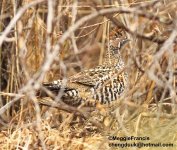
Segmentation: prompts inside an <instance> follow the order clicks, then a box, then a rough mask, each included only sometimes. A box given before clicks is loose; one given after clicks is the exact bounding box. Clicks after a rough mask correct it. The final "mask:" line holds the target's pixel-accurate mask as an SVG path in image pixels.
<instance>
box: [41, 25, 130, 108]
mask: <svg viewBox="0 0 177 150" xmlns="http://www.w3.org/2000/svg"><path fill="white" fill-rule="evenodd" d="M128 41H129V40H128V38H127V36H126V34H125V31H123V30H122V29H118V28H114V29H113V30H112V31H111V32H110V34H109V40H108V43H109V44H108V46H107V48H106V54H105V56H104V58H103V63H102V64H101V65H98V66H96V67H94V68H90V69H85V70H83V71H81V72H79V73H77V74H75V75H73V76H71V77H69V78H68V79H67V81H66V82H65V84H64V81H63V80H61V79H59V80H55V81H52V82H44V83H43V84H42V86H43V87H44V88H45V89H47V90H49V91H50V92H52V93H54V94H56V95H57V94H58V93H60V92H62V96H61V100H62V101H63V102H64V103H66V104H68V105H71V106H76V107H78V106H80V105H81V104H83V105H84V106H86V105H88V106H89V105H90V106H95V105H96V104H97V103H99V104H101V105H102V104H110V103H111V102H112V101H115V100H117V99H118V97H119V96H120V95H121V94H122V93H123V92H124V91H125V89H126V87H127V83H128V74H127V72H126V71H125V64H124V61H123V59H122V56H121V52H120V50H121V49H122V48H123V46H124V45H125V44H126V43H127V42H128ZM40 96H41V97H45V96H46V97H47V96H48V95H47V94H46V93H45V94H40Z"/></svg>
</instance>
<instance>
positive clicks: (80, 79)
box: [69, 66, 111, 86]
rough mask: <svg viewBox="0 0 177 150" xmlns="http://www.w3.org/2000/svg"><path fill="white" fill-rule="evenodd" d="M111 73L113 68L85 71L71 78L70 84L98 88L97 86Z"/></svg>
mask: <svg viewBox="0 0 177 150" xmlns="http://www.w3.org/2000/svg"><path fill="white" fill-rule="evenodd" d="M110 71H111V68H104V66H98V67H96V68H94V69H88V70H84V71H82V72H80V73H78V74H76V75H74V76H71V77H70V78H69V81H70V82H74V83H79V84H83V85H86V86H96V84H97V83H98V82H99V81H101V80H102V79H103V80H104V78H105V79H106V76H107V75H108V74H109V72H110Z"/></svg>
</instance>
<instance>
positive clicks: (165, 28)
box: [0, 0, 177, 150]
mask: <svg viewBox="0 0 177 150" xmlns="http://www.w3.org/2000/svg"><path fill="white" fill-rule="evenodd" d="M176 10H177V1H176V0H149V1H148V0H125V1H124V0H110V1H107V0H102V1H97V0H85V1H84V0H48V1H47V0H19V1H18V0H1V1H0V31H1V33H0V65H1V66H0V91H1V92H0V130H1V132H0V149H112V148H111V147H109V146H108V143H109V142H110V141H109V140H108V136H109V135H117V136H122V137H124V136H149V137H150V141H146V142H152V143H156V142H162V143H169V142H170V143H173V144H177V117H176V114H177V106H176V103H177V96H176V94H177V89H176V85H177V82H176V76H177V64H176V63H177V62H176V60H177V53H176V52H177V45H176V43H177V13H176ZM112 25H115V26H117V27H119V28H123V29H124V30H125V31H127V36H128V38H129V39H130V40H131V42H129V44H128V45H127V46H126V47H125V48H124V49H123V50H122V52H121V53H122V56H123V58H124V60H125V62H126V70H127V71H128V73H129V81H130V82H129V87H128V89H127V91H126V92H125V93H124V94H123V95H122V96H121V97H120V99H119V100H118V102H115V104H114V105H113V106H106V107H109V109H105V108H101V109H103V110H107V111H106V112H105V111H103V112H104V113H102V112H101V113H99V111H96V112H92V113H91V115H88V116H87V117H86V118H82V117H75V115H74V112H72V110H71V111H70V112H66V111H63V110H61V109H60V108H49V107H47V106H41V105H39V103H38V98H37V97H36V96H35V95H36V91H38V90H39V89H40V87H41V83H42V82H44V81H52V80H55V79H59V78H60V79H63V78H65V77H69V76H71V75H73V74H75V73H77V72H79V71H81V70H83V69H84V68H91V67H93V66H96V65H98V64H101V63H102V58H103V55H104V51H105V48H106V44H107V37H108V33H109V28H110V27H111V26H112ZM60 107H61V106H60ZM89 116H90V117H89ZM98 116H99V117H98ZM100 118H103V119H102V121H97V122H96V121H95V120H98V119H100ZM89 124H91V126H93V129H92V128H88V127H87V126H88V125H89ZM116 142H119V141H116ZM129 142H134V141H129ZM135 142H136V141H135ZM141 142H142V141H141ZM117 149H118V148H117ZM120 149H121V148H120ZM130 149H133V148H130ZM134 149H136V148H134ZM143 149H146V150H147V149H158V148H149V147H144V148H143ZM159 149H160V148H159ZM163 149H170V148H163ZM171 149H175V147H174V148H171Z"/></svg>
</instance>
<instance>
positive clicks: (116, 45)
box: [109, 28, 130, 54]
mask: <svg viewBox="0 0 177 150" xmlns="http://www.w3.org/2000/svg"><path fill="white" fill-rule="evenodd" d="M128 41H130V40H129V39H128V38H127V36H126V34H125V32H124V31H123V30H122V29H118V28H115V29H113V30H112V31H111V32H110V34H109V48H110V51H112V52H113V53H114V54H117V53H118V52H119V50H120V49H121V48H122V47H123V46H124V45H125V44H126V43H127V42H128Z"/></svg>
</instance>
